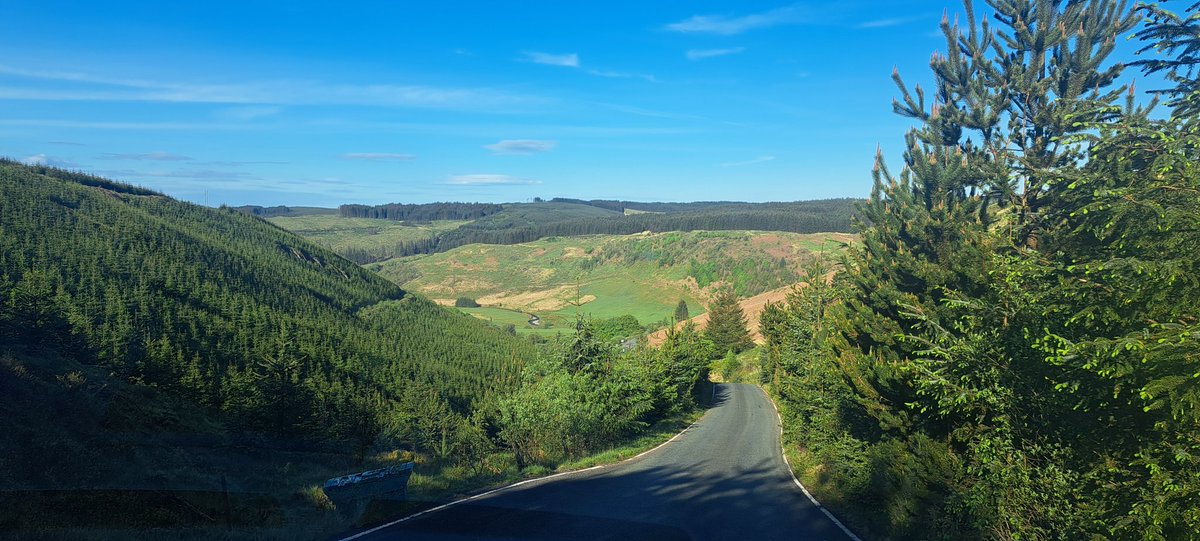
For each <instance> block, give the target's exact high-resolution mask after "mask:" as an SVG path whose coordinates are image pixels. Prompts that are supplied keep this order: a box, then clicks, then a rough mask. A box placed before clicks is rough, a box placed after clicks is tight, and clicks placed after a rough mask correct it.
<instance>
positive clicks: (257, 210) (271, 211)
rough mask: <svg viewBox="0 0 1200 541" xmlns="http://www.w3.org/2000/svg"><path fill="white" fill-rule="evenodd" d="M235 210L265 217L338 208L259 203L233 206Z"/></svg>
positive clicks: (333, 211)
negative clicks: (263, 205)
mask: <svg viewBox="0 0 1200 541" xmlns="http://www.w3.org/2000/svg"><path fill="white" fill-rule="evenodd" d="M233 210H236V211H238V212H245V213H246V214H253V215H254V216H261V217H263V218H273V217H275V216H322V215H334V214H337V209H331V208H325V207H287V206H283V205H277V206H274V207H262V206H258V205H242V206H240V207H233Z"/></svg>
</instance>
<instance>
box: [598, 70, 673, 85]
mask: <svg viewBox="0 0 1200 541" xmlns="http://www.w3.org/2000/svg"><path fill="white" fill-rule="evenodd" d="M587 73H588V74H589V75H595V76H597V77H609V78H614V79H642V80H645V81H650V82H651V83H657V82H658V78H656V77H655V76H653V75H648V74H645V73H625V72H623V71H609V70H593V69H590V70H587Z"/></svg>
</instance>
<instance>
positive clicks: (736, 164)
mask: <svg viewBox="0 0 1200 541" xmlns="http://www.w3.org/2000/svg"><path fill="white" fill-rule="evenodd" d="M774 159H775V156H759V157H757V158H753V159H749V160H744V161H740V162H725V163H723V164H721V167H741V166H743V165H753V164H756V163H763V162H769V161H771V160H774Z"/></svg>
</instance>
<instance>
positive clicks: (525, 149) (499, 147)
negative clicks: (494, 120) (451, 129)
mask: <svg viewBox="0 0 1200 541" xmlns="http://www.w3.org/2000/svg"><path fill="white" fill-rule="evenodd" d="M557 145H558V142H556V141H543V140H538V139H505V140H503V141H500V142H498V143H492V144H490V145H484V146H483V148H486V149H488V150H490V151H492V152H493V153H495V154H537V153H539V152H549V151H551V150H554V147H555V146H557Z"/></svg>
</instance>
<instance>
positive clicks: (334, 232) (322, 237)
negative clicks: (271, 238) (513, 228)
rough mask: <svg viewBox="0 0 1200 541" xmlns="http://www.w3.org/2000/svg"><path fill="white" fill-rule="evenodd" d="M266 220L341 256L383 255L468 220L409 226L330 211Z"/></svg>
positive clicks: (392, 221) (448, 229)
mask: <svg viewBox="0 0 1200 541" xmlns="http://www.w3.org/2000/svg"><path fill="white" fill-rule="evenodd" d="M268 221H269V222H271V223H273V224H275V225H277V226H279V227H282V228H284V229H287V230H288V231H291V232H293V233H296V234H298V235H300V236H302V237H305V238H307V239H309V240H311V241H313V242H315V243H317V244H320V245H322V246H325V247H326V248H329V249H331V250H333V251H335V252H337V253H339V254H342V255H346V254H347V253H348V252H349V251H350V250H360V251H363V252H366V253H370V254H379V255H384V254H385V253H386V252H387V251H389V250H391V249H392V248H393V247H395V246H397V245H399V244H403V243H406V242H414V241H421V240H426V239H431V238H433V237H434V236H435V235H437V234H438V233H442V232H445V231H450V230H453V229H457V228H459V227H460V226H462V225H463V224H465V223H468V222H466V221H453V220H439V221H435V222H429V223H425V224H419V225H413V224H409V223H407V222H398V221H394V220H376V219H372V218H344V217H341V216H338V215H331V214H317V215H306V216H277V217H274V218H268Z"/></svg>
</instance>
